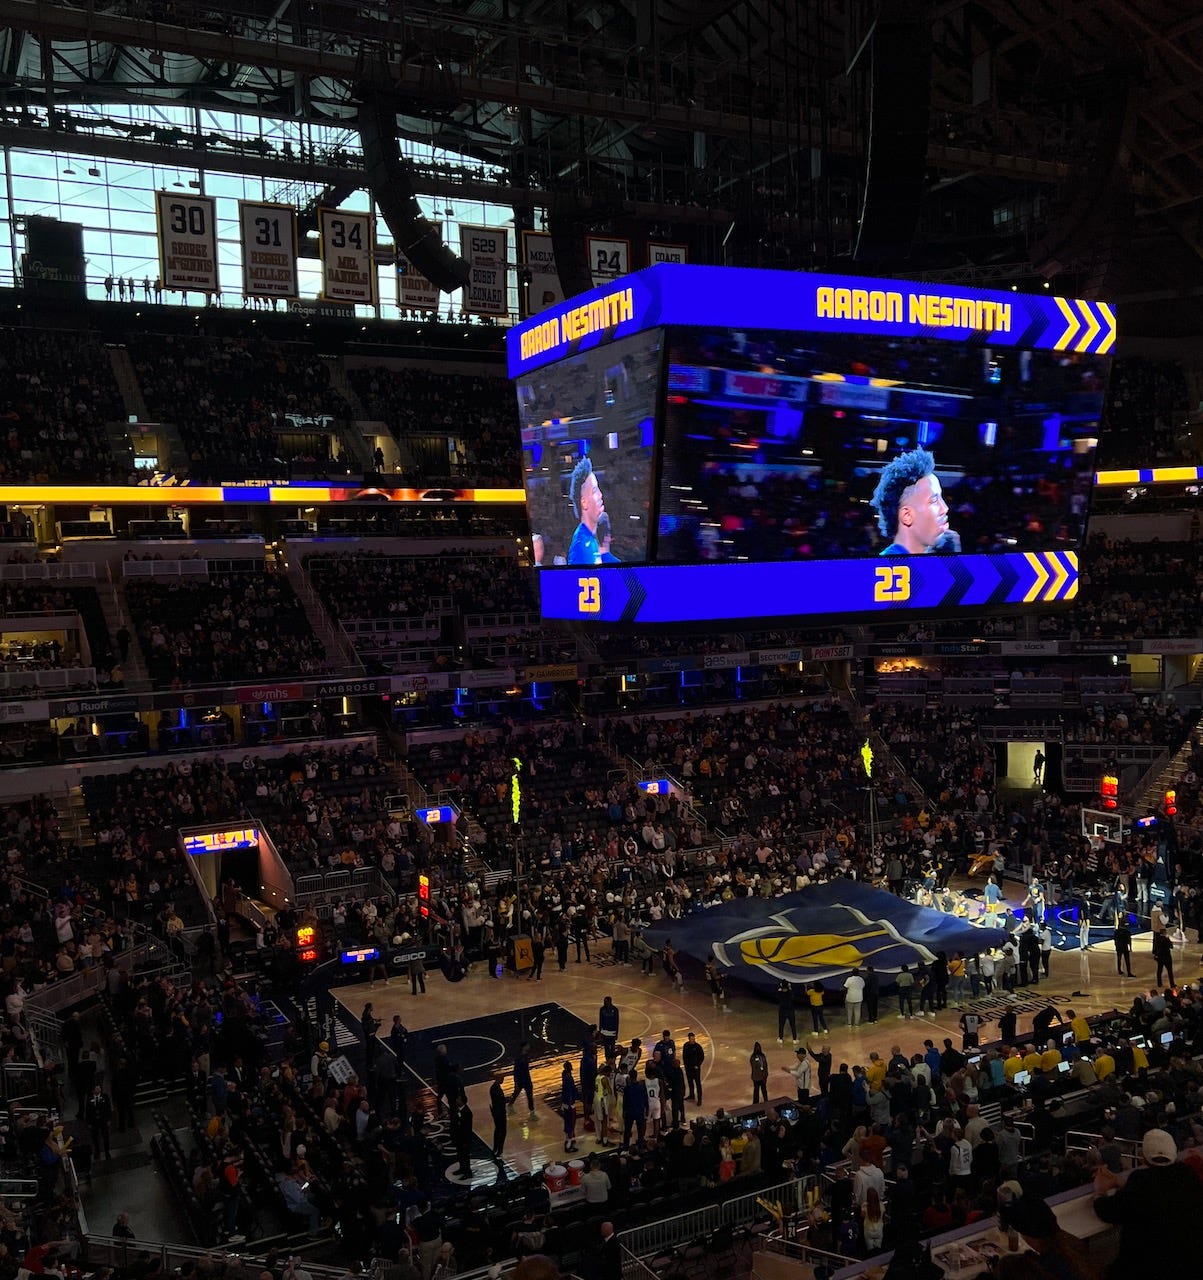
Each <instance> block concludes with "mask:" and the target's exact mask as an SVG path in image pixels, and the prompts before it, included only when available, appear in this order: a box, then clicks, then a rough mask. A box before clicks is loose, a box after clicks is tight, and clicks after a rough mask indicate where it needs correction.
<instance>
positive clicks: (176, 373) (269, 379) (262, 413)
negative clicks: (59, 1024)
mask: <svg viewBox="0 0 1203 1280" xmlns="http://www.w3.org/2000/svg"><path fill="white" fill-rule="evenodd" d="M130 357H131V359H132V360H133V362H134V370H135V373H136V376H137V379H138V385H139V387H140V388H141V390H142V393H143V395H144V397H145V399H146V403H147V406H148V408H149V409H150V412H151V413H152V414H153V415H154V416H155V417H156V418H158V419H159V420H160V421H163V422H170V423H173V424H175V425H176V426H177V427H178V428H179V431H180V435H181V437H182V438H183V441H184V444H185V447H186V448H187V450H188V457H189V475H190V476H191V478H192V479H194V480H208V481H218V480H241V479H248V478H255V479H270V478H276V477H287V476H288V474H289V463H290V462H291V461H294V460H297V461H310V462H312V461H316V460H318V459H315V458H314V456H313V454H312V451H311V443H312V440H313V439H315V438H320V439H321V441H322V444H321V445H320V447H321V448H323V449H325V450H328V449H329V425H330V424H331V423H333V422H336V421H338V420H342V419H345V418H348V417H350V406H349V405H348V404H347V402H346V400H344V399H343V397H342V396H341V395H339V393H338V392H337V391H335V390H334V389H333V388H332V387H331V385H330V371H329V368H328V367H327V366H326V364H325V362H324V361H322V360H321V359H320V358H319V357H318V356H317V355H316V353H315V352H314V351H313V350H312V349H311V348H308V347H304V346H300V345H296V344H285V343H277V342H270V341H268V340H266V339H261V338H252V337H246V338H238V339H234V338H209V337H204V336H197V335H189V336H188V337H175V336H172V335H158V334H154V335H152V334H143V335H140V336H139V337H138V338H137V340H136V341H135V342H133V343H132V344H131V351H130ZM282 437H296V438H298V440H299V443H297V444H295V445H293V446H288V445H287V444H286V443H284V442H283V440H282ZM322 457H323V458H326V459H328V458H329V453H328V452H325V453H323V454H322Z"/></svg>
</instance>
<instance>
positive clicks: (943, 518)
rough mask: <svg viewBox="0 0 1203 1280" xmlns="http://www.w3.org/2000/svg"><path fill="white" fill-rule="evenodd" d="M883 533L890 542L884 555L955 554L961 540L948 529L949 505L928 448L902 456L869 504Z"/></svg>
mask: <svg viewBox="0 0 1203 1280" xmlns="http://www.w3.org/2000/svg"><path fill="white" fill-rule="evenodd" d="M870 505H871V506H873V507H874V508H875V509H876V511H877V523H878V527H879V528H880V529H881V532H882V534H883V535H884V536H885V537H887V538H889V539H890V544H889V546H887V547H885V548H884V549H883V550H882V552H881V554H882V555H883V556H917V555H926V554H927V553H929V552H932V551H935V552H943V553H949V552H956V551H960V549H961V538H960V535H959V534H958V533H956V531H955V530H953V529H950V528H949V527H948V504H947V503H946V502H945V501H944V495H943V493H942V492H941V489H940V478H939V476H937V475H936V460H935V458H934V457H933V456H932V455H931V454H930V453H929V452H928V451H927V450H926V449H908V450H907V451H906V453H900V454H899V455H898V457H896V458H895V459H894V461H893V462H891V463H890V464H889V465H888V466H886V467H885V468H884V469H883V470H882V473H881V479H880V480H878V482H877V488H876V489H875V490H874V491H873V498H872V500H871V503H870Z"/></svg>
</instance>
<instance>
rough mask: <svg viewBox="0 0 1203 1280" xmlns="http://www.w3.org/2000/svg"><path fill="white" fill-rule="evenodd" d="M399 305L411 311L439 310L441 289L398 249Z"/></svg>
mask: <svg viewBox="0 0 1203 1280" xmlns="http://www.w3.org/2000/svg"><path fill="white" fill-rule="evenodd" d="M397 305H398V306H399V307H407V308H408V309H409V310H411V311H437V310H438V309H439V291H438V288H437V286H435V285H433V284H431V283H430V281H429V280H427V279H426V277H425V276H424V275H423V274H422V273H421V272H420V271H419V270H418V268H417V267H415V266H414V264H413V263H412V262H410V260H409V259H408V258H407V257H406V256H405V254H403V253H402V252H401V250H400V249H398V250H397Z"/></svg>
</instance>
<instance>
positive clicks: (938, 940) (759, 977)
mask: <svg viewBox="0 0 1203 1280" xmlns="http://www.w3.org/2000/svg"><path fill="white" fill-rule="evenodd" d="M973 910H974V911H975V912H976V910H977V905H976V904H974V906H973ZM670 935H671V937H672V943H673V946H674V947H675V948H676V949H677V951H679V952H683V953H684V954H685V955H688V956H692V957H693V958H694V959H695V960H697V961H698V963H699V964H705V963H706V961H707V960H708V959H709V957H710V955H711V953H712V952H713V954H714V956H715V958H716V959H717V960H718V962H719V964H720V965H722V967H723V969H724V970H725V971H726V972H727V973H729V974H732V975H733V976H734V977H737V978H741V979H742V980H743V981H744V982H747V983H748V984H749V985H751V986H754V987H759V988H760V989H761V990H765V989H767V990H775V989H776V987H777V984H778V983H780V982H790V983H796V984H797V989H798V994H799V995H801V993H802V988H803V986H804V985H805V984H807V983H812V982H824V983H827V984H828V986H829V988H830V989H831V990H837V989H838V988H839V987H840V986H841V985H842V983H843V981H844V979H845V978H846V977H847V976H848V974H849V973H850V972H851V971H852V970H853V969H854V968H857V967H860V968H863V967H864V966H865V965H867V964H871V965H872V966H873V968H874V969H875V970H876V971H877V974H878V976H879V977H880V978H881V981H882V985H883V986H885V985H892V984H893V979H894V975H895V974H896V973H898V971H899V970H900V969H901V968H902V966H903V965H904V964H906V965H909V966H910V967H911V969H912V971H913V970H914V968H915V967H916V965H918V964H919V962H920V961H924V962H926V963H928V964H930V963H931V962H932V960H934V959H935V958H936V953H937V952H939V951H944V952H946V953H947V954H948V955H952V954H953V953H954V952H957V951H961V952H963V953H964V954H965V955H966V956H972V955H977V953H978V952H979V951H986V950H988V949H989V948H990V947H996V946H998V945H999V943H1000V938H1002V937H1005V935H1003V934H1000V932H999V931H998V930H995V929H988V928H982V927H979V926H977V925H973V924H970V923H969V922H968V920H965V919H960V918H958V917H957V916H955V915H949V914H946V913H945V912H943V911H937V910H934V909H933V908H931V907H919V906H916V905H915V904H914V903H912V902H907V901H904V900H903V899H902V898H899V897H896V896H895V895H894V894H892V893H887V892H885V890H883V889H873V888H870V887H869V886H868V885H865V884H860V883H859V882H857V881H853V880H847V879H844V878H843V877H841V878H840V879H839V880H836V881H834V882H832V883H829V884H814V885H811V886H810V887H809V888H807V889H801V890H799V891H798V892H797V893H787V894H785V895H784V897H780V898H741V899H737V900H736V901H734V902H724V903H722V904H721V905H720V906H717V907H710V908H708V909H707V910H705V911H695V912H694V913H693V914H692V915H688V916H686V917H685V918H684V919H683V920H673V921H671V922H670V926H664V925H655V926H653V927H650V928H648V929H645V930H644V934H643V936H644V940H645V941H646V942H647V943H648V944H649V945H650V946H652V947H656V948H659V947H662V946H663V945H664V943H665V941H666V940H667V939H668V938H669V936H670Z"/></svg>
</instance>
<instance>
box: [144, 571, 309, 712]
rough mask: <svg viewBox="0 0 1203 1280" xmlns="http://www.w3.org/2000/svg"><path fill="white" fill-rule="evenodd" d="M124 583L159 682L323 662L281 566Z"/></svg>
mask: <svg viewBox="0 0 1203 1280" xmlns="http://www.w3.org/2000/svg"><path fill="white" fill-rule="evenodd" d="M248 563H249V562H248ZM258 568H261V569H262V565H259V566H258ZM125 591H126V598H127V600H128V601H129V605H130V611H131V613H132V614H133V618H134V628H135V631H136V633H137V636H138V641H139V643H140V645H141V647H142V652H143V654H144V655H145V658H146V665H147V669H148V671H149V674H150V677H151V680H152V681H153V682H154V683H155V684H156V685H157V686H159V687H172V688H178V687H180V686H182V685H191V684H220V683H222V682H223V681H232V680H263V679H266V680H271V679H275V678H278V677H280V676H284V675H305V674H312V673H314V672H320V671H323V670H325V657H326V653H325V647H324V646H323V644H322V642H321V641H320V640H319V639H318V638H317V637H316V636H315V635H314V634H313V629H312V627H311V626H310V624H309V619H308V618H307V617H306V616H305V609H304V606H303V605H302V603H301V601H300V600H299V599H298V598H297V595H296V592H295V591H294V590H293V588H292V584H291V583H290V582H289V581H288V579H287V578H285V577H284V576H283V574H279V573H274V572H271V571H268V570H263V571H262V572H251V571H249V570H248V571H247V572H242V573H220V574H210V576H209V577H208V578H207V579H205V580H203V581H201V580H197V579H192V578H170V579H164V580H159V579H154V578H145V579H143V578H133V579H130V580H129V581H128V582H127V583H126V587H125Z"/></svg>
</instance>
